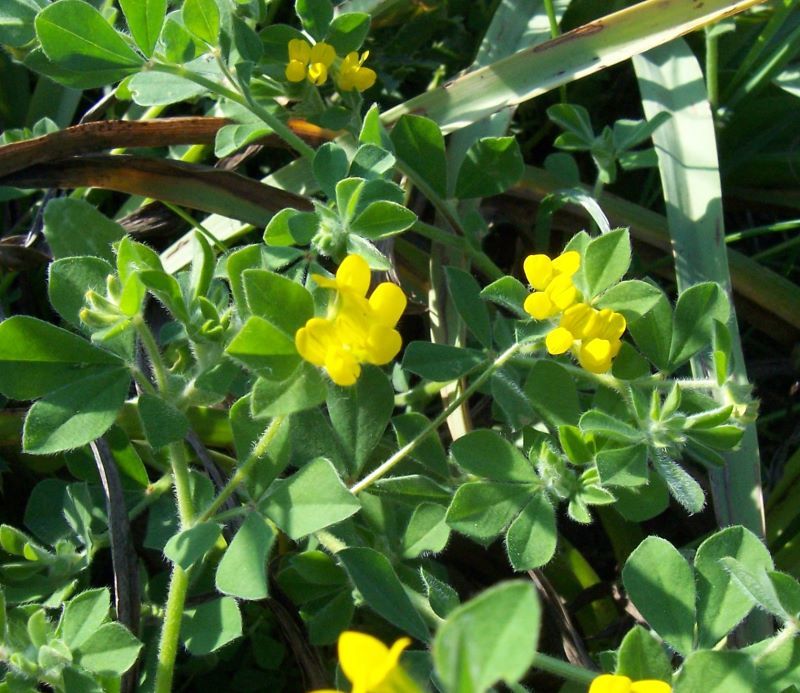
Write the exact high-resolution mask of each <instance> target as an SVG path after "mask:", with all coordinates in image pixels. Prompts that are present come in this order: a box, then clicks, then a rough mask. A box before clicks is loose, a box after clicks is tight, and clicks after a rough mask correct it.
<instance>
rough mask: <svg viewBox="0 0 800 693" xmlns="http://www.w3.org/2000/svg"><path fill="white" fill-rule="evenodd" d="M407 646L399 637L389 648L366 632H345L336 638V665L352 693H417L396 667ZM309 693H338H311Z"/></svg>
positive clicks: (408, 643) (330, 692)
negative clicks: (348, 682) (337, 641)
mask: <svg viewBox="0 0 800 693" xmlns="http://www.w3.org/2000/svg"><path fill="white" fill-rule="evenodd" d="M410 644H411V639H410V638H400V639H399V640H397V641H396V642H395V643H394V645H392V646H391V647H386V645H384V644H383V643H382V642H381V641H380V640H378V639H377V638H373V637H372V636H371V635H367V634H366V633H357V632H356V631H352V630H346V631H345V632H344V633H342V634H341V635H340V636H339V644H338V649H339V664H340V666H341V668H342V671H343V672H344V675H345V676H346V677H347V679H348V680H349V681H350V683H352V684H353V689H352V693H381V692H382V691H387V692H388V691H391V692H392V693H417V692H418V690H419V689H418V687H417V686H416V684H414V682H413V681H412V680H411V679H410V678H408V676H406V675H405V673H404V672H403V670H402V669H401V668H400V665H399V661H400V655H401V654H402V653H403V650H405V649H406V648H407V647H408V646H409V645H410ZM313 693H340V692H339V691H331V690H324V691H314V692H313Z"/></svg>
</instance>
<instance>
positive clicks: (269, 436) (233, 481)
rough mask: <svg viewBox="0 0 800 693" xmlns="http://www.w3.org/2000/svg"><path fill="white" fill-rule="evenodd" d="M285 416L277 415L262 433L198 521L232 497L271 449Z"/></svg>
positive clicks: (204, 519)
mask: <svg viewBox="0 0 800 693" xmlns="http://www.w3.org/2000/svg"><path fill="white" fill-rule="evenodd" d="M283 419H284V417H282V416H276V417H275V418H274V419H272V421H271V422H270V424H269V426H267V430H266V431H264V433H263V434H262V435H261V438H259V440H258V442H257V443H256V445H255V447H254V448H253V450H252V451H251V452H250V454H249V455H248V456H247V457H246V458H245V461H244V462H242V464H241V466H240V467H239V468H238V469H237V470H236V471H235V472H234V474H233V476H232V477H231V478H230V479H229V480H228V483H227V484H225V487H224V488H223V489H222V490H221V491H220V492H219V495H218V496H217V497H216V498H215V499H214V501H213V502H212V503H211V505H209V506H208V508H206V509H205V510H204V511H203V513H202V514H201V515H200V517H199V518H198V522H205V521H206V520H209V519H211V518H212V517H213V516H214V514H215V513H216V512H217V510H219V509H220V508H221V507H222V505H223V504H224V503H225V501H226V500H228V498H230V497H231V496H232V495H233V493H234V491H236V489H237V488H239V485H240V484H241V483H242V482H243V481H244V480H245V479H246V478H247V475H248V474H249V473H250V470H251V469H252V468H253V466H254V465H255V464H256V462H258V461H259V460H260V459H261V458H262V457H264V455H265V454H266V453H267V450H268V449H269V446H270V443H272V440H273V439H274V438H275V436H276V435H277V433H278V429H279V428H280V426H281V423H282V422H283Z"/></svg>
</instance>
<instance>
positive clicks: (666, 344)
mask: <svg viewBox="0 0 800 693" xmlns="http://www.w3.org/2000/svg"><path fill="white" fill-rule="evenodd" d="M612 291H613V289H612ZM628 332H630V333H631V336H632V337H633V339H634V341H635V342H636V346H638V347H639V350H640V351H641V352H642V354H643V355H644V356H646V357H647V358H648V359H650V361H652V362H653V364H654V365H655V366H656V368H658V369H659V370H666V369H667V368H668V366H669V350H670V340H671V339H672V308H671V307H670V305H669V301H668V300H667V297H666V296H664V295H662V296H660V297H658V298H657V299H656V303H655V305H654V306H653V307H652V308H651V309H650V311H649V312H647V313H645V314H644V315H642V317H640V318H638V319H633V320H632V321H629V322H628Z"/></svg>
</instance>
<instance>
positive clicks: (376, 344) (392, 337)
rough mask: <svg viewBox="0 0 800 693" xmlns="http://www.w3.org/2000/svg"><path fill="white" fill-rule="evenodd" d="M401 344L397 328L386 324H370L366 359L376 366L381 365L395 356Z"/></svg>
mask: <svg viewBox="0 0 800 693" xmlns="http://www.w3.org/2000/svg"><path fill="white" fill-rule="evenodd" d="M402 346H403V340H402V338H401V337H400V333H399V332H398V331H397V330H393V329H391V328H389V327H386V325H372V327H370V329H369V337H368V338H367V344H366V352H367V353H366V357H367V360H368V361H369V362H370V363H372V364H374V365H376V366H382V365H384V364H385V363H389V361H391V360H392V359H393V358H394V357H395V356H397V354H398V352H399V351H400V348H401V347H402Z"/></svg>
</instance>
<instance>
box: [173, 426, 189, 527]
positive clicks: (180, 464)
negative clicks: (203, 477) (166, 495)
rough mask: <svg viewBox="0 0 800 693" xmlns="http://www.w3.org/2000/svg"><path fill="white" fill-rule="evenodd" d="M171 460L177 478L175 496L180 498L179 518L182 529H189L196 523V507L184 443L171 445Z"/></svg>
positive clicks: (179, 442)
mask: <svg viewBox="0 0 800 693" xmlns="http://www.w3.org/2000/svg"><path fill="white" fill-rule="evenodd" d="M168 451H169V460H170V463H171V464H172V476H173V477H174V478H175V495H176V496H177V498H178V516H179V517H180V519H181V529H188V528H189V527H191V526H192V523H193V521H194V507H193V504H192V488H191V484H190V482H189V461H188V460H187V459H186V449H185V448H184V447H183V441H178V442H177V443H170V445H169V448H168Z"/></svg>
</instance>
